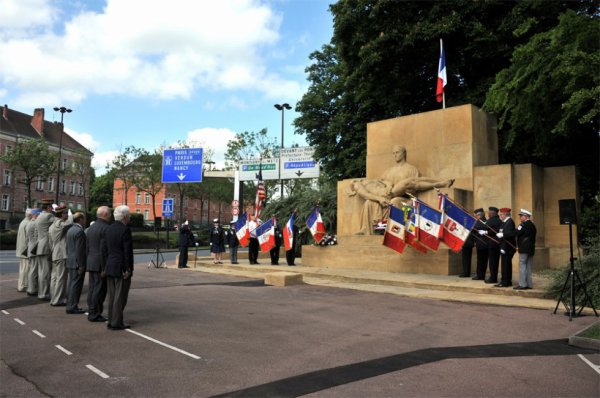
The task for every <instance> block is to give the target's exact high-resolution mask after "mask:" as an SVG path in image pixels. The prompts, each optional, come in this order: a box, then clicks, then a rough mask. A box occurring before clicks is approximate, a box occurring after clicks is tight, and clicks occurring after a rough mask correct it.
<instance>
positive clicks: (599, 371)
mask: <svg viewBox="0 0 600 398" xmlns="http://www.w3.org/2000/svg"><path fill="white" fill-rule="evenodd" d="M577 356H578V357H579V358H581V360H582V361H583V362H585V363H587V364H588V365H589V366H590V368H592V369H594V370H595V371H596V373H598V374H600V366H598V365H594V363H592V362H590V360H589V359H587V358H586V357H584V356H583V355H581V354H577Z"/></svg>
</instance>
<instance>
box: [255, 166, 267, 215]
mask: <svg viewBox="0 0 600 398" xmlns="http://www.w3.org/2000/svg"><path fill="white" fill-rule="evenodd" d="M261 166H262V164H259V165H258V174H257V175H256V179H257V180H258V184H257V185H256V201H255V203H254V216H255V217H256V218H257V219H259V218H260V211H261V209H262V205H263V202H264V200H265V199H266V198H267V193H266V191H265V182H264V181H263V179H262V167H261Z"/></svg>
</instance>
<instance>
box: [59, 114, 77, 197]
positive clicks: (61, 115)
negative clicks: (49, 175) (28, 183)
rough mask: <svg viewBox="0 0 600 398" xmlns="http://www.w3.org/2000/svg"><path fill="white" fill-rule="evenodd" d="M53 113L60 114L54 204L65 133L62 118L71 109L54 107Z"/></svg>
mask: <svg viewBox="0 0 600 398" xmlns="http://www.w3.org/2000/svg"><path fill="white" fill-rule="evenodd" d="M54 111H55V112H60V138H59V140H58V167H57V169H56V201H55V203H56V204H59V203H58V193H59V191H58V190H59V189H60V161H61V160H62V159H61V158H62V137H63V134H64V132H65V125H64V124H63V118H64V116H65V113H71V112H73V111H72V110H71V109H69V108H66V107H64V106H61V107H58V106H57V107H54Z"/></svg>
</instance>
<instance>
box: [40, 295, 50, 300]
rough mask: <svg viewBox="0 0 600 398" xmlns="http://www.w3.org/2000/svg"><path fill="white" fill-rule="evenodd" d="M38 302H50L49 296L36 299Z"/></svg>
mask: <svg viewBox="0 0 600 398" xmlns="http://www.w3.org/2000/svg"><path fill="white" fill-rule="evenodd" d="M38 300H42V301H50V296H44V297H38Z"/></svg>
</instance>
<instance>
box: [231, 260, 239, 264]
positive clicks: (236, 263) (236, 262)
mask: <svg viewBox="0 0 600 398" xmlns="http://www.w3.org/2000/svg"><path fill="white" fill-rule="evenodd" d="M231 264H239V263H238V262H237V261H236V262H234V263H231Z"/></svg>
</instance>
